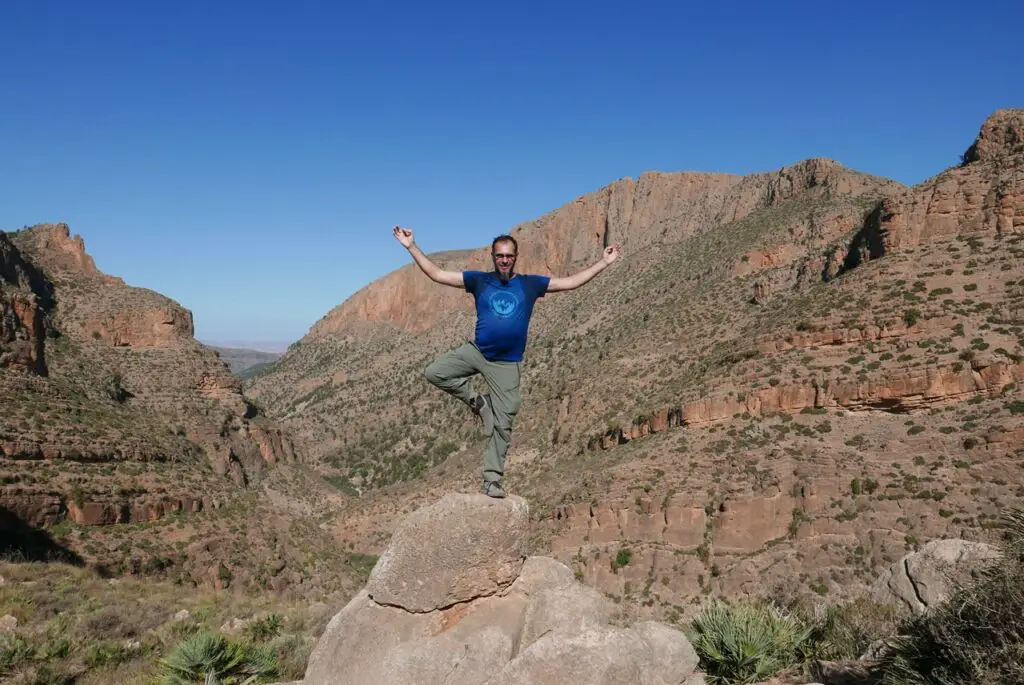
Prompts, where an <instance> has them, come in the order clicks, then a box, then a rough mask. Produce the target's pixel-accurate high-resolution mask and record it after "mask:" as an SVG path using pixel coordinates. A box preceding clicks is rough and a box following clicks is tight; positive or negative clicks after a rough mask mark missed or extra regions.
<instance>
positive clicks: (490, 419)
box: [472, 395, 494, 436]
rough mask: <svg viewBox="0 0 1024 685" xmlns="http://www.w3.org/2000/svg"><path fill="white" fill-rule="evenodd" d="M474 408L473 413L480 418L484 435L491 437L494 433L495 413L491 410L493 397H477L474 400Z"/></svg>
mask: <svg viewBox="0 0 1024 685" xmlns="http://www.w3.org/2000/svg"><path fill="white" fill-rule="evenodd" d="M472 407H473V413H474V414H476V415H477V416H478V417H480V423H482V424H483V429H484V435H486V436H490V434H491V433H493V432H494V411H493V410H492V409H491V396H490V395H477V396H476V397H474V398H473V405H472Z"/></svg>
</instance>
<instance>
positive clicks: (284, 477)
mask: <svg viewBox="0 0 1024 685" xmlns="http://www.w3.org/2000/svg"><path fill="white" fill-rule="evenodd" d="M193 334H194V331H193V325H192V315H191V313H190V312H189V311H188V310H186V309H185V308H183V307H181V306H180V305H179V304H177V303H175V302H173V301H171V300H169V299H168V298H166V297H163V296H162V295H159V294H158V293H155V292H152V291H149V290H146V289H144V288H136V287H130V286H128V285H126V284H125V283H123V282H122V281H121V279H119V278H117V277H113V276H108V275H106V274H103V273H102V272H101V271H100V270H99V269H98V268H97V267H96V265H95V263H94V260H93V259H92V257H90V256H89V255H88V254H87V253H86V251H85V246H84V244H83V241H82V239H81V238H80V237H78V236H72V235H71V233H70V229H69V227H68V226H67V225H64V224H56V225H39V226H33V227H28V228H25V229H23V230H19V231H13V232H0V396H2V397H3V402H2V403H0V485H2V487H0V526H3V529H4V532H5V537H4V544H3V549H2V550H0V551H3V552H7V553H12V554H18V555H21V556H28V557H30V558H48V557H51V556H57V557H61V558H69V559H71V558H73V559H75V560H77V561H78V562H79V563H82V564H85V565H87V566H89V567H92V568H95V569H98V570H99V571H101V572H102V573H105V574H110V575H119V574H132V575H148V576H157V577H163V578H173V579H177V580H178V581H179V582H186V583H193V584H199V585H204V586H207V587H210V588H220V587H226V586H230V585H232V584H234V585H236V586H239V587H247V586H252V587H262V588H277V589H282V590H283V589H285V588H289V587H291V588H299V587H300V586H302V585H303V584H310V583H312V585H314V586H317V587H318V588H319V589H320V590H321V591H330V590H332V589H333V590H337V589H338V588H339V587H342V585H343V583H342V580H341V579H342V578H343V577H344V569H345V568H347V566H348V558H347V555H346V554H344V553H343V552H341V551H340V550H339V549H337V548H336V546H335V545H334V543H333V541H332V540H331V538H330V537H329V535H327V534H325V533H322V532H321V531H320V530H319V528H318V526H317V525H316V522H315V516H316V515H317V514H318V511H319V510H320V509H323V508H324V507H328V508H329V506H330V505H329V503H330V498H331V497H332V496H334V493H335V492H336V491H335V490H334V488H332V487H330V486H329V485H327V484H326V483H324V482H323V481H322V480H321V479H320V478H319V476H317V475H316V474H312V473H309V472H308V471H307V470H306V468H305V466H304V465H303V464H302V463H301V462H302V460H301V458H300V455H299V454H298V453H297V452H296V449H295V447H294V445H293V443H292V440H291V438H290V436H289V434H288V432H287V431H286V430H284V429H282V427H281V426H279V425H278V424H276V423H275V422H274V421H272V420H269V419H268V418H267V417H266V416H263V415H261V414H260V413H259V411H258V410H257V409H256V408H255V407H254V406H253V405H252V404H251V403H250V402H249V401H248V400H247V399H246V398H245V396H244V395H243V393H242V389H241V382H240V380H239V379H238V378H237V377H235V376H234V375H233V374H232V373H231V371H230V369H229V368H228V366H227V365H226V364H225V362H224V361H222V360H221V359H219V358H218V355H217V354H216V353H215V352H214V351H212V350H210V349H208V348H206V347H204V346H203V345H201V344H199V343H198V342H197V341H196V340H195V338H194V337H193ZM41 530H42V531H43V533H44V534H43V535H40V531H41ZM296 534H301V535H302V536H304V538H305V540H306V541H305V543H304V544H303V545H299V544H296V543H294V542H293V541H292V537H293V536H295V535H296ZM303 590H305V588H303Z"/></svg>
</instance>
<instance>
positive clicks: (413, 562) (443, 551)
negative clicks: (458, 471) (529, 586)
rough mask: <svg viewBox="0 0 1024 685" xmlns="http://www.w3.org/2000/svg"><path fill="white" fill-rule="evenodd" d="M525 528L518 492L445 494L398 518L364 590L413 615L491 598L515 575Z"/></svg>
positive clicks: (525, 517)
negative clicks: (498, 496) (502, 494)
mask: <svg viewBox="0 0 1024 685" xmlns="http://www.w3.org/2000/svg"><path fill="white" fill-rule="evenodd" d="M528 528H529V508H528V506H527V504H526V501H525V500H523V499H522V498H520V497H515V496H513V497H508V498H506V499H503V500H496V499H492V498H490V497H487V496H486V495H464V494H450V495H446V496H445V497H444V498H443V499H441V501H439V502H437V503H435V504H432V505H430V506H427V507H423V508H422V509H419V510H417V511H415V512H414V513H412V514H411V515H409V516H408V517H407V518H406V519H405V520H404V521H403V522H402V523H401V525H400V526H399V527H398V529H397V530H396V531H395V533H394V535H393V536H392V538H391V541H390V543H389V545H388V548H387V549H386V550H385V552H384V554H382V555H381V557H380V559H378V560H377V565H376V566H375V567H374V569H373V571H372V572H371V574H370V578H369V581H368V582H367V584H366V590H367V592H368V594H369V596H370V598H372V599H373V601H375V602H377V603H378V604H387V605H390V606H397V607H401V608H403V609H406V610H407V611H419V612H424V611H433V610H435V609H443V608H445V607H450V606H452V605H454V604H458V603H459V602H465V601H469V600H471V599H475V598H477V597H484V596H487V595H493V594H495V593H497V592H499V591H502V590H504V589H505V588H507V587H508V586H509V585H511V584H512V582H513V581H514V580H515V579H516V577H517V576H518V575H519V570H520V569H521V568H522V565H523V561H524V560H525V558H526V535H527V531H528Z"/></svg>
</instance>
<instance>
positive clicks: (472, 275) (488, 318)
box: [462, 271, 551, 362]
mask: <svg viewBox="0 0 1024 685" xmlns="http://www.w3.org/2000/svg"><path fill="white" fill-rule="evenodd" d="M550 280H551V278H550V277H548V276H534V275H520V274H515V275H514V276H513V277H512V280H510V281H509V282H508V283H502V282H501V279H500V278H498V277H497V276H496V275H495V274H494V273H493V272H490V271H463V272H462V281H463V284H464V286H465V288H466V292H468V293H471V294H472V295H473V297H474V299H475V300H476V338H475V339H474V340H473V343H474V344H475V345H476V346H477V348H479V350H480V352H481V353H482V354H483V355H484V358H485V359H488V360H490V361H492V362H519V361H522V360H523V352H524V351H525V350H526V333H527V330H528V329H529V327H530V316H531V315H532V314H533V303H534V302H536V301H537V298H539V297H544V294H545V293H546V292H547V291H548V282H549V281H550Z"/></svg>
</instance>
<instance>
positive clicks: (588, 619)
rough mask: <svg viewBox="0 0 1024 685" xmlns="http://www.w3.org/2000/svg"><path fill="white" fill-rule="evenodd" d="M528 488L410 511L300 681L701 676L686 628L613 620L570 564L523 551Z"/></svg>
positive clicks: (659, 682)
mask: <svg viewBox="0 0 1024 685" xmlns="http://www.w3.org/2000/svg"><path fill="white" fill-rule="evenodd" d="M528 524H529V508H528V505H527V503H526V502H525V500H523V499H522V498H519V497H508V498H506V499H504V500H494V499H491V498H488V497H485V496H483V495H456V494H450V495H447V496H445V497H444V498H443V499H441V500H440V501H438V502H436V503H434V504H432V505H430V506H427V507H424V508H422V509H420V510H418V511H416V512H414V513H413V514H411V515H410V516H409V517H407V518H406V519H405V520H404V521H403V522H402V523H401V524H400V526H399V528H398V529H397V530H396V531H395V534H394V535H393V537H392V539H391V543H390V545H389V546H388V549H387V550H386V551H385V552H384V554H383V555H381V558H380V560H379V561H378V563H377V565H376V566H375V567H374V569H373V572H372V573H371V574H370V578H369V580H368V582H367V584H366V587H365V588H364V589H363V590H362V591H361V592H360V593H359V594H358V595H356V596H355V597H354V598H353V599H352V600H351V601H350V602H349V603H348V605H347V606H345V608H344V609H342V610H341V611H340V612H339V613H338V614H336V615H335V616H334V618H333V619H332V620H331V622H330V623H329V624H328V626H327V629H326V631H325V632H324V634H323V636H322V637H321V639H320V641H319V643H318V644H317V646H316V648H315V649H314V650H313V653H312V655H311V656H310V660H309V665H308V667H307V670H306V674H305V679H304V680H303V681H302V684H303V685H342V684H343V683H360V685H419V684H421V683H445V685H505V684H511V683H517V684H518V683H524V684H527V685H529V684H533V685H548V684H549V683H550V684H552V685H574V684H575V683H579V684H580V685H583V684H584V683H585V684H586V685H684V684H685V685H700V684H701V683H703V678H702V677H701V676H700V675H699V674H697V673H696V672H695V671H696V668H697V662H698V658H697V654H696V653H695V651H694V649H693V647H692V646H691V645H690V643H689V642H688V641H687V640H686V637H685V636H684V635H683V633H682V632H680V631H678V630H676V629H674V628H671V627H669V626H667V625H663V624H660V623H655V622H651V621H648V622H644V623H639V624H637V625H634V626H631V627H628V628H625V627H614V626H611V625H609V623H608V617H609V615H610V611H611V609H610V605H609V603H608V601H607V600H606V599H605V598H604V597H603V596H602V595H601V594H600V593H598V592H597V591H596V590H594V589H593V588H590V587H587V586H585V585H582V584H581V583H579V582H578V581H577V580H576V578H575V577H574V576H573V574H572V571H571V570H570V569H569V568H568V567H567V566H565V565H564V564H562V563H560V562H558V561H555V560H554V559H550V558H547V557H527V556H526V554H525V549H526V541H527V536H528V533H529V530H528V528H529V525H528Z"/></svg>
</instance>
